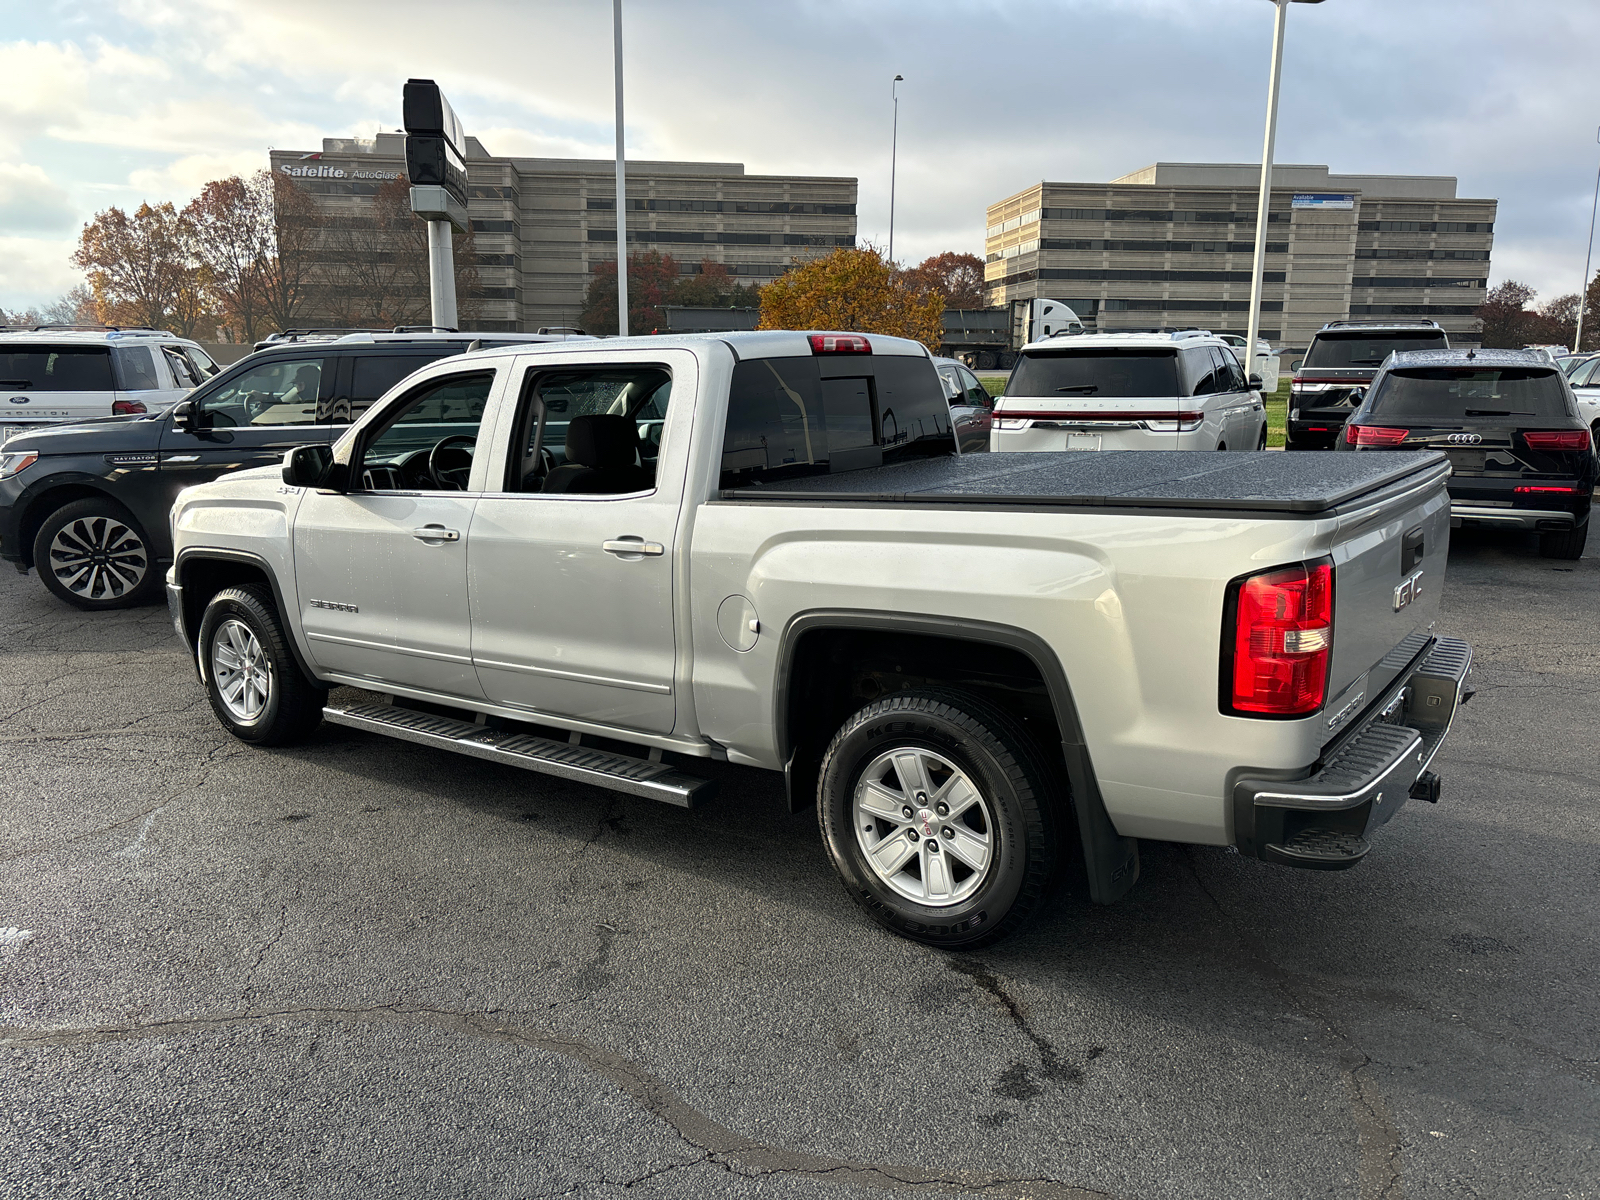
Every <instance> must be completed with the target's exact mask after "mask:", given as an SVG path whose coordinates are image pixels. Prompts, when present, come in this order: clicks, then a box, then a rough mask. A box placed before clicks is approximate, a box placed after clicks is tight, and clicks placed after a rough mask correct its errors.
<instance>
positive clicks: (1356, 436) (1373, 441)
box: [1344, 422, 1410, 446]
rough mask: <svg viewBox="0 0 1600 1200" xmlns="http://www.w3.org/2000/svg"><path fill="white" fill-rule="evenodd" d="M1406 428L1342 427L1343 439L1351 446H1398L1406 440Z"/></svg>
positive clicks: (1378, 426)
mask: <svg viewBox="0 0 1600 1200" xmlns="http://www.w3.org/2000/svg"><path fill="white" fill-rule="evenodd" d="M1409 432H1410V430H1408V429H1390V428H1389V427H1388V426H1386V425H1351V424H1349V423H1348V422H1346V423H1345V427H1344V440H1345V442H1346V443H1347V444H1348V445H1351V446H1398V445H1399V444H1400V443H1401V442H1403V441H1405V440H1406V434H1407V433H1409Z"/></svg>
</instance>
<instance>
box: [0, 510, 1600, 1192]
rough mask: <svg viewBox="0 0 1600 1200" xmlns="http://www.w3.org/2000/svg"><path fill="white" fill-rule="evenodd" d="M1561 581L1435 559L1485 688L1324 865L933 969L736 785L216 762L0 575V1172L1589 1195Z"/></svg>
mask: <svg viewBox="0 0 1600 1200" xmlns="http://www.w3.org/2000/svg"><path fill="white" fill-rule="evenodd" d="M1597 585H1600V561H1597V560H1596V559H1594V558H1590V559H1585V560H1583V561H1581V562H1579V563H1576V564H1552V563H1549V562H1546V561H1544V560H1541V559H1539V558H1538V557H1537V555H1536V554H1535V553H1534V550H1533V544H1532V541H1531V539H1527V540H1522V539H1515V538H1512V539H1506V538H1498V537H1489V536H1483V535H1475V534H1472V533H1470V532H1468V533H1461V532H1459V531H1458V533H1457V534H1456V538H1455V544H1454V546H1453V548H1452V552H1451V563H1450V574H1449V577H1448V579H1447V580H1446V583H1445V586H1444V594H1443V605H1444V616H1443V620H1442V627H1443V628H1444V629H1445V630H1446V631H1447V632H1450V633H1453V634H1457V635H1459V636H1463V637H1466V638H1467V639H1468V640H1470V641H1472V642H1473V644H1474V649H1475V653H1476V670H1475V674H1474V679H1473V681H1474V683H1475V684H1476V685H1477V686H1478V688H1479V689H1480V691H1479V694H1478V696H1477V698H1476V699H1475V700H1474V701H1473V702H1472V703H1471V704H1470V705H1469V706H1467V708H1466V709H1464V710H1463V712H1462V713H1461V716H1460V719H1459V720H1458V722H1457V725H1456V729H1455V732H1454V734H1453V736H1452V738H1451V740H1450V742H1449V743H1447V745H1446V747H1445V750H1444V751H1443V753H1442V754H1441V756H1440V760H1439V763H1438V767H1439V770H1440V772H1441V774H1442V775H1443V777H1444V798H1443V801H1442V802H1441V803H1440V804H1439V805H1438V806H1437V807H1432V806H1429V805H1425V804H1420V803H1416V802H1412V803H1411V804H1409V805H1407V806H1406V807H1405V808H1404V809H1402V810H1401V812H1400V813H1399V814H1398V815H1397V816H1396V817H1395V818H1394V819H1393V821H1392V822H1391V823H1390V824H1389V826H1388V827H1387V828H1386V829H1385V831H1384V832H1383V833H1382V834H1381V835H1380V837H1379V839H1378V841H1377V843H1376V845H1375V847H1374V849H1373V851H1372V853H1371V855H1370V856H1369V857H1368V859H1367V860H1366V862H1364V863H1363V864H1362V865H1361V866H1360V867H1359V868H1357V869H1356V870H1354V871H1350V872H1345V873H1337V874H1319V873H1314V872H1296V871H1292V870H1286V869H1283V868H1278V867H1273V866H1269V865H1267V864H1264V863H1259V862H1254V861H1250V860H1246V859H1243V858H1241V857H1240V856H1238V855H1234V854H1229V853H1227V852H1226V851H1224V850H1221V849H1215V848H1209V847H1177V846H1171V845H1164V844H1150V843H1147V844H1146V845H1145V846H1144V848H1143V855H1144V875H1143V878H1142V880H1141V881H1140V883H1139V885H1138V887H1137V888H1136V889H1135V890H1134V892H1133V894H1132V895H1131V896H1129V897H1128V898H1127V899H1126V900H1125V901H1124V902H1122V903H1120V904H1118V905H1116V906H1113V907H1110V908H1093V907H1090V906H1088V905H1085V904H1082V903H1080V902H1078V901H1076V900H1073V899H1071V898H1069V897H1066V896H1061V897H1058V898H1056V899H1055V900H1053V901H1052V903H1051V905H1050V907H1049V908H1048V910H1047V911H1046V912H1045V914H1044V916H1043V919H1042V920H1040V921H1038V922H1037V923H1036V924H1035V925H1034V926H1032V927H1031V928H1030V929H1029V930H1028V931H1027V932H1026V933H1025V934H1024V935H1023V936H1021V937H1018V938H1015V939H1013V940H1012V941H1010V942H1007V943H1004V944H1002V945H1001V946H998V947H996V948H994V949H992V950H988V951H984V952H981V953H978V954H972V955H960V956H946V955H940V954H937V953H934V952H932V951H928V950H925V949H923V948H921V947H919V946H915V945H912V944H910V943H907V942H904V941H901V940H899V939H896V938H893V937H890V936H888V935H886V934H884V933H882V932H880V931H879V930H878V929H877V928H876V927H875V926H872V925H870V924H868V923H867V922H866V921H865V920H864V919H863V918H862V917H861V916H860V915H859V914H858V913H857V912H856V910H855V909H854V908H853V906H852V905H851V904H850V903H849V901H848V899H847V898H846V897H845V895H844V894H843V891H842V890H841V888H840V887H839V885H838V883H837V882H836V881H835V880H834V878H833V876H832V874H831V872H830V870H829V868H828V866H827V863H826V860H825V857H824V855H823V852H822V849H821V846H820V844H819V841H818V837H817V832H816V825H815V818H814V816H813V815H812V814H809V813H807V814H802V815H799V816H795V817H790V816H788V815H786V814H785V813H784V811H783V803H782V791H781V782H780V781H779V780H778V779H777V778H776V777H770V778H769V777H766V776H763V775H759V774H755V773H750V772H744V771H741V770H739V769H737V768H729V767H717V768H712V770H714V771H715V772H716V773H717V774H718V776H719V778H720V779H721V781H722V784H723V791H722V795H721V797H720V798H719V799H717V800H715V801H713V802H712V803H710V804H708V805H706V806H704V807H703V808H700V809H697V810H695V811H693V812H685V811H683V810H680V809H676V808H671V807H667V806H663V805H656V804H652V803H651V802H649V801H645V800H636V799H633V798H631V797H624V796H618V795H614V794H611V793H607V792H602V791H597V790H594V789H590V788H585V787H582V786H580V785H576V784H569V783H565V782H563V781H560V780H553V779H547V778H544V777H542V776H537V775H530V774H526V773H523V772H519V771H515V770H513V769H510V768H504V767H500V766H497V765H495V764H491V763H484V762H479V761H477V760H472V759H466V758H459V757H455V756H451V755H446V754H442V753H438V752H434V751H430V750H427V749H424V748H422V747H417V746H412V745H409V744H405V743H399V742H391V741H387V740H384V739H380V738H377V737H373V736H369V735H365V734H360V733H356V732H354V731H350V730H343V729H335V728H332V727H326V728H324V729H323V730H322V731H321V732H320V733H319V734H318V735H317V737H316V738H315V739H314V740H313V741H312V742H310V743H309V744H307V745H304V746H300V747H295V748H293V749H288V750H278V751H255V750H250V749H248V748H246V747H244V746H242V745H239V744H237V743H235V742H233V741H231V739H228V738H227V737H226V735H224V734H223V733H222V732H221V730H220V729H219V728H218V726H217V725H216V723H215V721H214V720H213V719H212V716H211V713H210V710H209V708H208V706H207V705H206V702H205V699H204V697H203V696H202V694H201V692H200V689H199V686H198V684H197V683H196V681H195V678H194V674H193V671H192V670H191V669H190V668H189V666H188V665H187V663H186V662H185V661H184V659H183V657H182V656H181V654H180V653H179V649H178V646H177V644H176V642H175V640H174V639H173V638H172V636H171V634H170V630H169V627H168V625H167V623H166V614H165V612H164V611H163V610H160V609H156V608H146V609H138V610H133V611H129V612H121V613H108V614H83V613H78V612H76V611H74V610H71V609H68V608H66V607H65V606H63V605H61V604H59V603H58V602H57V601H55V600H54V599H53V598H52V597H50V596H49V595H48V594H47V593H45V591H44V589H43V588H42V587H40V586H39V584H38V583H37V581H36V580H35V579H33V578H31V577H30V578H26V579H24V578H22V577H19V576H16V575H12V574H10V573H7V574H6V575H4V576H0V716H3V720H0V762H3V764H4V768H5V778H6V779H7V780H8V785H9V786H8V788H7V797H6V803H5V806H4V809H3V810H0V811H3V814H4V815H3V819H0V935H4V936H0V1114H3V1117H4V1119H3V1120H0V1194H3V1195H5V1196H6V1197H8V1200H9V1198H11V1197H35V1196H38V1197H43V1196H52V1197H61V1196H73V1197H76V1196H82V1197H95V1198H97V1200H99V1198H101V1197H119V1196H136V1195H138V1196H142V1195H161V1196H163V1197H188V1196H194V1197H202V1196H204V1197H211V1196H268V1195H272V1196H276V1195H290V1196H297V1197H345V1196H361V1197H363V1200H368V1198H376V1197H397V1198H398V1197H407V1198H410V1197H432V1196H441V1197H442V1196H470V1197H517V1198H526V1200H532V1198H533V1197H580V1198H586V1200H587V1198H601V1197H606V1198H609V1197H621V1196H624V1195H626V1196H631V1197H663V1198H674V1197H714V1196H723V1195H726V1196H739V1197H743V1196H771V1197H784V1198H788V1197H829V1198H832V1197H839V1198H841V1200H854V1198H857V1197H862V1198H865V1197H876V1196H885V1195H889V1194H894V1193H910V1194H929V1195H962V1196H966V1195H973V1196H978V1195H982V1196H997V1197H1014V1198H1017V1200H1025V1198H1038V1200H1056V1198H1066V1197H1073V1198H1078V1197H1110V1198H1114V1200H1135V1198H1139V1200H1143V1198H1151V1200H1155V1198H1167V1197H1173V1198H1177V1197H1185V1198H1187V1197H1194V1198H1208V1197H1220V1196H1226V1197H1229V1198H1230V1200H1231V1198H1233V1197H1283V1196H1296V1197H1301V1196H1307V1197H1309V1196H1330V1197H1333V1196H1336V1197H1350V1198H1352V1200H1378V1198H1380V1197H1390V1198H1398V1197H1411V1198H1412V1200H1417V1198H1420V1197H1433V1196H1439V1197H1469V1196H1506V1195H1518V1196H1544V1195H1549V1196H1563V1197H1585V1196H1600V1153H1597V1150H1596V1130H1597V1129H1600V1059H1597V1052H1596V1050H1595V1047H1596V1045H1597V1044H1600V1039H1597V1036H1596V1035H1597V1033H1600V1001H1597V998H1596V988H1595V986H1594V979H1595V978H1596V975H1597V967H1600V964H1597V962H1596V959H1597V958H1600V939H1596V937H1595V935H1594V929H1595V917H1596V908H1597V901H1596V897H1597V894H1600V887H1597V884H1600V859H1597V856H1596V853H1595V848H1596V844H1597V842H1600V815H1597V813H1600V807H1597V802H1600V772H1597V771H1596V768H1595V762H1594V759H1595V746H1596V735H1595V732H1594V731H1595V729H1596V728H1597V727H1600V698H1597V689H1596V687H1595V678H1596V667H1597V665H1600V590H1597Z"/></svg>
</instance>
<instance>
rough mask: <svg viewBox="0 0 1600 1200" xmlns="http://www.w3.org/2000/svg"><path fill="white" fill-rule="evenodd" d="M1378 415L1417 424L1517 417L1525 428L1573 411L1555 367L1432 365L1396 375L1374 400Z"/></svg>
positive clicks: (1385, 382)
mask: <svg viewBox="0 0 1600 1200" xmlns="http://www.w3.org/2000/svg"><path fill="white" fill-rule="evenodd" d="M1369 411H1370V412H1371V413H1372V415H1373V416H1375V417H1382V418H1387V419H1392V420H1412V421H1476V420H1494V419H1496V418H1506V417H1509V418H1512V419H1513V420H1515V421H1517V422H1518V423H1521V424H1527V423H1528V422H1527V421H1526V420H1524V418H1532V419H1533V420H1534V421H1535V422H1545V421H1562V420H1565V419H1566V418H1567V417H1569V416H1570V414H1569V413H1568V411H1567V396H1566V389H1565V388H1563V387H1562V386H1561V376H1560V375H1559V374H1557V372H1556V371H1555V370H1554V369H1552V368H1550V367H1502V368H1500V369H1497V370H1496V369H1487V370H1480V369H1475V368H1470V367H1469V368H1457V367H1427V368H1421V367H1419V368H1413V369H1411V370H1403V371H1391V372H1389V374H1387V375H1385V376H1384V377H1383V380H1382V382H1381V383H1380V384H1379V385H1378V390H1377V392H1376V393H1375V394H1374V395H1373V397H1372V405H1371V408H1370V410H1369Z"/></svg>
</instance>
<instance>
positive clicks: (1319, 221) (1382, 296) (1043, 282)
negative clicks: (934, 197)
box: [984, 163, 1496, 366]
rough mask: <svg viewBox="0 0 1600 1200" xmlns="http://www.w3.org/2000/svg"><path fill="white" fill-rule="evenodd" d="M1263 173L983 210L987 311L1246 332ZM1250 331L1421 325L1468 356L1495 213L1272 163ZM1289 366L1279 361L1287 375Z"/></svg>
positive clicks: (1441, 181) (1288, 337)
mask: <svg viewBox="0 0 1600 1200" xmlns="http://www.w3.org/2000/svg"><path fill="white" fill-rule="evenodd" d="M1260 178H1261V168H1260V166H1259V165H1256V166H1251V165H1249V164H1239V163H1156V164H1155V165H1154V166H1150V167H1146V168H1144V169H1143V170H1141V171H1135V172H1134V173H1133V174H1131V175H1124V176H1123V177H1122V178H1121V179H1115V180H1112V181H1111V182H1110V183H1037V184H1035V185H1033V186H1032V187H1030V188H1026V189H1024V190H1023V191H1020V192H1018V193H1016V194H1015V195H1014V196H1010V197H1007V198H1006V199H1004V200H1001V201H999V202H998V203H996V204H992V205H990V206H989V211H988V222H987V225H988V229H987V233H986V236H985V242H984V245H985V251H986V260H987V261H986V266H985V271H984V274H985V279H986V283H987V288H988V303H989V304H991V305H1005V304H1009V302H1010V301H1012V300H1023V299H1033V298H1036V297H1049V298H1052V299H1056V300H1063V301H1065V302H1066V303H1068V304H1070V305H1071V306H1072V307H1073V308H1074V309H1076V310H1077V312H1078V315H1079V316H1080V317H1082V318H1083V320H1084V324H1085V325H1087V326H1088V327H1089V328H1091V329H1098V330H1100V331H1113V330H1116V329H1121V328H1152V327H1156V328H1160V327H1174V328H1191V327H1196V326H1198V327H1200V328H1203V329H1211V330H1213V331H1215V332H1218V333H1225V332H1226V333H1240V334H1242V333H1244V332H1245V328H1246V322H1247V320H1248V314H1249V307H1250V304H1249V301H1250V269H1251V256H1252V253H1253V250H1254V243H1255V224H1256V198H1257V193H1258V188H1259V185H1260ZM1272 182H1273V188H1272V201H1271V205H1270V207H1269V208H1268V210H1267V220H1268V224H1267V259H1266V268H1265V284H1264V288H1263V300H1262V306H1261V307H1262V312H1261V332H1262V336H1263V337H1265V338H1267V339H1268V340H1269V341H1271V342H1272V343H1273V344H1274V345H1275V346H1282V347H1285V348H1287V349H1289V350H1291V351H1292V350H1299V349H1304V347H1305V346H1306V345H1307V344H1308V343H1309V341H1310V339H1311V335H1312V334H1313V333H1315V332H1316V331H1317V330H1318V329H1319V328H1320V327H1321V326H1322V325H1323V324H1325V323H1326V322H1328V321H1344V320H1353V321H1378V320H1386V319H1405V318H1420V317H1426V318H1430V319H1432V320H1435V321H1437V322H1438V323H1439V324H1440V325H1442V326H1443V327H1444V328H1445V329H1446V330H1447V331H1448V333H1449V335H1450V340H1451V342H1452V344H1463V345H1467V344H1475V342H1476V340H1477V339H1476V335H1474V334H1473V333H1472V328H1473V325H1474V324H1475V319H1474V317H1473V315H1472V314H1473V311H1474V310H1475V309H1476V308H1477V307H1478V306H1479V305H1481V304H1482V303H1483V300H1484V289H1485V287H1486V286H1487V280H1488V277H1489V251H1490V247H1491V245H1492V243H1493V240H1494V239H1493V234H1494V219H1495V208H1496V201H1494V200H1468V199H1460V198H1458V197H1457V196H1456V181H1455V179H1454V178H1453V177H1450V176H1417V175H1333V174H1330V173H1329V172H1328V168H1327V167H1325V166H1295V165H1290V164H1283V163H1280V164H1277V165H1275V166H1274V167H1273V178H1272ZM1285 365H1286V366H1287V363H1285Z"/></svg>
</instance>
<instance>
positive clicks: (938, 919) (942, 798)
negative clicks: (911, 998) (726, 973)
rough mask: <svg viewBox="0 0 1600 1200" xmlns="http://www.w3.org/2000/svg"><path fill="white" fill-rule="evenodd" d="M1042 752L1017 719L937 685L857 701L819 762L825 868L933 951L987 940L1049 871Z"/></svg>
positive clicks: (1034, 897)
mask: <svg viewBox="0 0 1600 1200" xmlns="http://www.w3.org/2000/svg"><path fill="white" fill-rule="evenodd" d="M1049 783H1050V775H1049V771H1048V769H1047V767H1046V766H1045V764H1044V761H1043V759H1042V758H1041V757H1040V755H1039V753H1038V751H1037V750H1036V749H1035V748H1034V746H1033V743H1032V742H1031V741H1030V740H1029V738H1028V736H1027V735H1026V734H1025V733H1024V732H1023V731H1022V729H1021V727H1020V726H1019V725H1018V724H1017V723H1016V722H1015V721H1013V720H1012V719H1011V718H1010V717H1009V716H1007V715H1006V714H1005V713H1004V712H1002V711H1001V710H999V709H997V708H995V707H993V706H992V705H990V704H988V703H987V702H985V701H983V700H981V699H979V698H978V697H976V696H973V695H970V694H968V693H965V692H960V691H956V690H953V689H951V690H947V689H943V688H928V689H919V690H916V691H909V692H902V693H900V694H898V695H895V696H890V697H888V698H886V699H883V700H880V701H878V702H876V703H874V704H870V705H868V706H867V707H866V708H863V709H861V710H860V711H859V712H857V713H856V714H855V715H854V716H852V717H851V718H850V719H849V720H848V721H846V722H845V723H844V726H843V727H842V728H841V729H840V730H839V732H838V733H837V734H836V735H835V736H834V739H833V742H832V744H831V745H829V747H828V749H827V752H826V753H825V754H824V756H823V760H822V777H821V781H820V783H819V785H818V799H819V804H818V814H817V815H818V820H819V822H820V823H821V826H822V836H823V842H824V844H825V845H826V846H827V849H828V855H829V857H830V858H831V859H832V860H833V865H834V868H835V870H837V871H838V872H839V877H840V878H841V879H842V880H843V881H844V884H845V887H846V889H847V890H848V891H849V893H850V895H851V897H852V898H853V899H854V900H855V901H856V903H858V904H859V905H861V907H862V908H863V909H865V910H866V912H867V913H868V914H870V915H871V916H872V917H873V919H874V920H876V921H878V922H879V923H880V924H882V925H884V926H885V927H887V928H888V929H890V930H892V931H893V932H895V933H898V934H900V935H901V936H903V937H908V938H911V939H913V940H914V941H918V942H922V943H924V944H926V945H929V946H934V947H937V948H939V949H945V950H970V949H974V948H976V947H978V946H984V945H988V944H989V943H991V942H995V941H998V940H1000V939H1001V938H1003V937H1006V936H1007V935H1009V934H1011V933H1012V932H1014V931H1015V930H1016V929H1018V928H1019V927H1021V926H1022V925H1023V924H1024V923H1025V922H1026V921H1027V920H1028V918H1029V917H1030V916H1032V915H1033V913H1034V911H1035V910H1036V909H1037V908H1038V906H1039V904H1040V902H1041V901H1042V899H1043V897H1044V892H1045V886H1046V884H1047V882H1048V881H1049V878H1050V875H1051V873H1052V871H1053V870H1054V868H1055V862H1056V830H1055V820H1054V811H1053V809H1052V806H1051V803H1050V797H1049V793H1048V790H1047V789H1048V787H1049Z"/></svg>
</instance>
